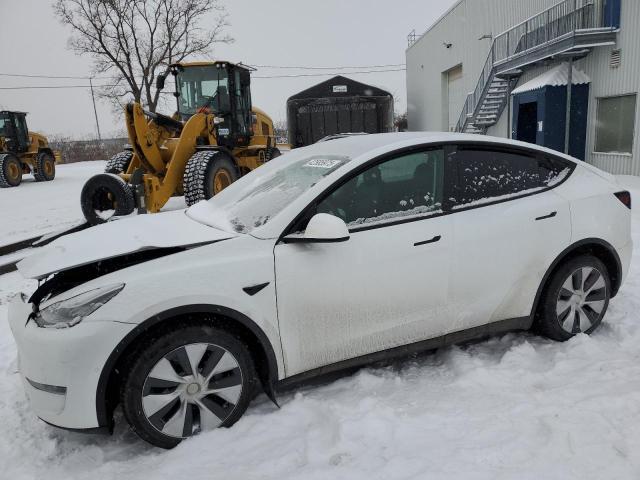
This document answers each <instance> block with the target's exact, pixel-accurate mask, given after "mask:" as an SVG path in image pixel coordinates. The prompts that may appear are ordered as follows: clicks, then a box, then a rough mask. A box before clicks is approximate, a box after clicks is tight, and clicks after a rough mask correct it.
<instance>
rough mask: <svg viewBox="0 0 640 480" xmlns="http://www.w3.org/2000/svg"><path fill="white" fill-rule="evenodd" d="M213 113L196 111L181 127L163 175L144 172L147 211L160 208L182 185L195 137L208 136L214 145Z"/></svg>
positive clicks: (193, 147)
mask: <svg viewBox="0 0 640 480" xmlns="http://www.w3.org/2000/svg"><path fill="white" fill-rule="evenodd" d="M211 132H213V115H207V114H204V113H196V114H195V115H193V116H192V117H191V118H190V119H189V120H188V121H187V123H185V124H184V127H182V132H181V134H180V137H179V138H178V139H177V143H176V144H175V146H174V147H173V148H172V150H171V152H172V153H171V158H170V159H169V161H168V162H167V163H166V172H165V174H164V176H163V177H158V176H157V175H154V174H148V173H147V174H145V175H144V186H145V201H146V205H147V208H148V210H149V211H150V212H157V211H159V210H160V209H161V208H162V207H163V206H164V205H165V204H166V203H167V201H169V199H170V198H171V197H172V196H173V195H174V194H175V193H176V191H177V190H178V188H179V187H181V186H182V178H183V176H184V171H185V168H186V166H187V162H188V161H189V159H190V158H191V156H192V155H193V154H194V153H195V151H196V145H197V143H198V138H200V137H207V138H208V142H209V144H210V145H216V143H215V136H214V135H213V133H211Z"/></svg>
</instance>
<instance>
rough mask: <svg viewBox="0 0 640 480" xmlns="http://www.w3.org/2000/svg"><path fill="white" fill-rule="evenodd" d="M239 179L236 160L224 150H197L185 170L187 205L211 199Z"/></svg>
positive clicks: (184, 181)
mask: <svg viewBox="0 0 640 480" xmlns="http://www.w3.org/2000/svg"><path fill="white" fill-rule="evenodd" d="M237 179H238V169H237V168H236V164H235V162H234V161H233V160H232V159H231V158H230V157H229V156H228V155H227V154H225V153H224V152H216V151H213V150H204V151H201V152H196V153H195V154H194V155H193V156H192V157H191V158H190V159H189V161H188V162H187V166H186V168H185V170H184V178H183V184H184V199H185V202H187V206H189V207H190V206H191V205H194V204H196V203H198V202H200V201H201V200H209V199H210V198H211V197H213V196H214V195H215V194H217V193H220V192H221V191H222V190H224V189H225V188H227V187H228V186H229V185H231V184H232V183H233V182H235V181H236V180H237Z"/></svg>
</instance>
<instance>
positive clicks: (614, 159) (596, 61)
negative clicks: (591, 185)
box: [406, 0, 640, 175]
mask: <svg viewBox="0 0 640 480" xmlns="http://www.w3.org/2000/svg"><path fill="white" fill-rule="evenodd" d="M556 3H558V0H529V1H526V2H524V1H519V2H514V1H513V0H463V1H461V2H460V3H458V4H457V5H455V6H454V7H453V8H452V9H451V11H450V12H449V13H448V14H447V15H445V16H444V17H443V18H442V19H441V20H440V21H439V22H437V23H436V24H435V25H434V26H433V27H432V28H431V29H430V30H428V31H427V33H425V34H424V35H423V36H422V37H421V38H420V39H419V40H418V41H417V42H416V43H415V44H413V45H412V46H411V47H409V48H408V49H407V52H406V57H407V100H408V101H407V104H408V119H409V129H410V130H425V131H439V130H443V129H446V126H445V125H443V118H446V117H447V115H446V114H444V112H443V108H444V107H445V106H447V102H443V100H442V99H443V97H445V96H446V94H447V92H446V83H445V82H443V81H442V79H443V77H442V75H443V73H445V72H447V71H448V70H450V69H451V68H453V67H455V66H456V65H459V64H462V68H463V82H464V90H465V91H466V92H469V91H471V90H473V89H474V87H475V85H476V82H477V80H478V77H479V75H480V72H481V70H482V67H483V65H484V62H485V60H486V58H487V54H488V51H489V48H490V41H489V40H478V38H479V37H480V36H482V35H485V34H489V33H491V34H493V35H494V36H496V35H498V34H500V33H502V32H504V31H505V30H507V29H509V28H511V27H513V26H515V25H517V24H519V23H520V22H522V21H524V20H526V19H527V18H529V17H531V16H533V15H535V14H537V13H539V12H541V11H543V10H545V9H546V8H549V7H551V6H553V5H555V4H556ZM638 23H640V1H637V0H623V2H622V26H621V32H620V35H619V37H618V45H617V46H616V47H598V48H595V49H594V50H593V52H592V53H591V54H590V55H589V56H587V57H586V58H584V59H582V60H580V61H578V62H576V64H575V66H576V68H578V69H580V70H582V71H584V72H585V73H586V74H587V75H588V76H589V77H590V78H591V88H590V97H589V119H588V128H587V161H588V162H590V163H593V164H594V165H595V166H597V167H599V168H602V169H603V170H607V171H609V172H612V173H616V174H633V175H640V150H639V149H640V145H639V144H640V136H639V134H638V132H639V131H640V98H639V99H638V102H637V107H636V108H637V111H636V125H635V135H634V148H633V156H627V155H609V154H595V153H593V145H594V134H595V116H596V102H597V98H598V97H603V96H612V95H621V94H625V93H639V91H640V51H639V50H638V45H640V29H637V28H636V25H637V24H638ZM443 43H452V44H453V45H452V47H451V48H449V49H447V48H446V47H445V46H444V45H443ZM615 48H620V49H622V66H621V67H620V68H618V69H610V68H609V58H610V54H611V51H612V50H614V49H615ZM555 65H556V64H553V65H550V66H546V67H538V68H535V69H528V70H526V71H525V73H524V74H523V75H522V77H520V80H519V82H518V84H519V85H522V84H523V83H525V82H527V81H529V80H531V79H533V78H535V77H536V76H537V75H540V74H541V73H544V72H545V71H547V70H549V69H550V68H552V67H553V66H555ZM507 117H508V114H507V111H506V110H505V111H504V113H503V114H502V116H501V117H500V120H499V121H498V123H497V124H496V125H494V126H492V127H491V128H489V130H488V131H487V134H489V135H495V136H499V137H507V136H508V131H509V126H508V125H507Z"/></svg>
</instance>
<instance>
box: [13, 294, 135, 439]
mask: <svg viewBox="0 0 640 480" xmlns="http://www.w3.org/2000/svg"><path fill="white" fill-rule="evenodd" d="M8 307H9V308H8V316H9V324H10V327H11V331H12V333H13V336H14V338H15V341H16V344H17V347H18V369H19V371H20V376H21V377H22V380H23V385H24V389H25V392H26V394H27V397H28V399H29V403H30V405H31V408H32V409H33V411H34V412H35V414H36V415H37V416H38V417H40V418H41V419H42V420H44V421H45V422H47V423H49V424H51V425H54V426H58V427H61V428H67V429H74V430H76V429H77V430H84V429H96V428H102V427H108V425H100V424H99V421H98V416H97V411H96V395H97V389H98V380H99V378H100V374H101V373H102V369H103V367H104V365H105V364H106V362H107V359H108V358H109V356H110V354H111V352H112V350H113V346H114V345H117V344H118V342H119V341H120V339H122V338H123V337H124V336H125V335H126V334H127V333H128V332H129V331H130V330H131V328H132V325H129V324H123V323H117V322H108V321H91V320H85V321H83V322H81V323H79V324H78V325H75V326H73V327H70V328H41V327H39V326H37V325H36V323H35V322H34V321H31V320H29V314H30V313H31V311H32V308H31V305H30V304H28V303H26V302H25V301H24V299H23V298H22V297H21V296H20V295H18V296H16V297H14V298H13V299H12V300H11V302H10V303H9V305H8Z"/></svg>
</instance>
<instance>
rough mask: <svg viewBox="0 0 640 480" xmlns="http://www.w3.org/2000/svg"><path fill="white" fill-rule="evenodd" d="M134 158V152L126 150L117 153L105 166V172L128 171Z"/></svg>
mask: <svg viewBox="0 0 640 480" xmlns="http://www.w3.org/2000/svg"><path fill="white" fill-rule="evenodd" d="M132 158H133V152H130V151H124V152H120V153H116V154H115V155H114V156H113V157H111V158H110V159H109V161H108V162H107V165H106V166H105V167H104V173H115V174H116V175H117V174H119V173H126V172H127V169H128V168H129V164H130V163H131V159H132Z"/></svg>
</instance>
